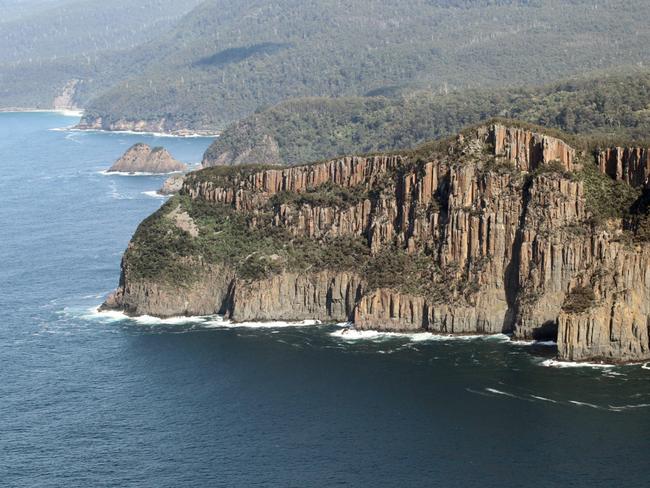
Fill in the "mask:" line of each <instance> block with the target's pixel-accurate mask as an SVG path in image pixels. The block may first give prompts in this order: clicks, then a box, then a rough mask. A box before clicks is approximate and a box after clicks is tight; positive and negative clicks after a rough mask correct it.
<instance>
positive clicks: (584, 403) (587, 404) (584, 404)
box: [569, 400, 604, 410]
mask: <svg viewBox="0 0 650 488" xmlns="http://www.w3.org/2000/svg"><path fill="white" fill-rule="evenodd" d="M569 403H573V404H574V405H578V406H579V407H589V408H595V409H597V410H604V409H603V407H600V406H598V405H594V404H593V403H587V402H580V401H578V400H569Z"/></svg>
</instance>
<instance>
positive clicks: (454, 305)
mask: <svg viewBox="0 0 650 488" xmlns="http://www.w3.org/2000/svg"><path fill="white" fill-rule="evenodd" d="M649 174H650V158H649V150H648V149H647V148H637V147H630V148H622V147H612V148H597V147H592V146H590V142H589V141H582V140H580V139H578V138H575V137H570V136H565V135H563V134H559V133H553V134H552V135H550V134H549V132H548V131H547V130H545V129H542V128H536V127H530V126H525V125H522V124H517V123H514V122H510V121H495V122H493V123H489V124H485V125H481V126H477V127H473V128H470V129H467V130H466V131H464V132H463V133H462V134H460V135H458V136H457V137H455V138H451V139H449V140H444V141H439V142H434V143H431V144H427V145H425V146H423V147H421V148H419V149H418V150H415V151H405V152H403V153H401V154H387V155H377V156H372V157H346V158H341V159H336V160H331V161H327V162H319V163H315V164H309V165H302V166H293V167H277V166H270V167H264V166H228V167H223V166H222V167H211V168H205V169H203V170H201V171H197V172H193V173H190V174H188V175H187V177H186V178H185V180H184V181H183V182H182V183H181V189H180V191H179V193H178V194H177V195H176V196H174V197H172V198H171V199H170V200H169V201H168V202H166V203H165V204H164V205H163V206H162V207H161V208H160V209H159V210H158V211H157V212H156V213H154V214H153V215H152V216H150V217H149V218H147V219H146V220H145V221H144V222H142V224H141V225H140V226H139V227H138V230H137V231H136V233H135V235H134V236H133V239H132V240H131V243H130V244H129V246H128V249H127V250H126V253H125V255H124V258H123V261H122V275H121V279H120V284H119V287H118V289H117V291H116V292H115V293H113V294H112V295H111V296H110V297H109V298H108V299H107V301H106V302H105V304H104V305H103V308H105V309H119V310H123V311H124V312H126V313H128V314H131V315H144V314H149V315H156V316H160V317H168V316H174V315H206V314H214V313H220V314H224V315H225V316H227V317H229V318H230V319H232V320H235V321H248V320H302V319H320V320H323V321H337V322H340V321H350V322H352V323H354V326H355V327H356V328H359V329H375V330H385V331H408V332H418V331H429V332H434V333H443V334H495V333H508V334H512V335H513V336H514V337H515V338H518V339H552V340H556V341H557V344H558V356H559V358H560V359H563V360H570V361H587V360H599V361H606V362H629V361H642V360H648V359H650V340H649V332H650V190H648V175H649Z"/></svg>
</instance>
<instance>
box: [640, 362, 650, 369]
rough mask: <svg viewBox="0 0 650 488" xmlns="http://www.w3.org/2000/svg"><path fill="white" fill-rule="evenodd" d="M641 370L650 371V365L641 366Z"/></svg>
mask: <svg viewBox="0 0 650 488" xmlns="http://www.w3.org/2000/svg"><path fill="white" fill-rule="evenodd" d="M641 369H650V363H645V364H643V365H642V366H641Z"/></svg>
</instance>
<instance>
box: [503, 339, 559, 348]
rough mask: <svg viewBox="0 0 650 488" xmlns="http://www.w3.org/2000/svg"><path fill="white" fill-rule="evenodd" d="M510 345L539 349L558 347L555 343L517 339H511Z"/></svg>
mask: <svg viewBox="0 0 650 488" xmlns="http://www.w3.org/2000/svg"><path fill="white" fill-rule="evenodd" d="M510 344H512V345H513V346H539V347H557V342H555V341H524V340H517V339H510Z"/></svg>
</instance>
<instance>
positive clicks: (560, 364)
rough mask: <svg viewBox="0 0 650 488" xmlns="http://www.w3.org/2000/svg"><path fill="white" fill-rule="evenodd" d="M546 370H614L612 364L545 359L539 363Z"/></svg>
mask: <svg viewBox="0 0 650 488" xmlns="http://www.w3.org/2000/svg"><path fill="white" fill-rule="evenodd" d="M539 364H540V365H542V366H545V367H547V368H615V367H616V366H615V365H613V364H603V363H587V362H582V363H581V362H570V361H558V360H557V359H546V360H545V361H542V362H541V363H539Z"/></svg>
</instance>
